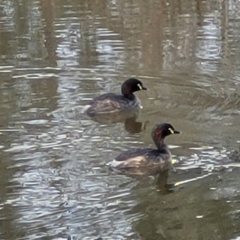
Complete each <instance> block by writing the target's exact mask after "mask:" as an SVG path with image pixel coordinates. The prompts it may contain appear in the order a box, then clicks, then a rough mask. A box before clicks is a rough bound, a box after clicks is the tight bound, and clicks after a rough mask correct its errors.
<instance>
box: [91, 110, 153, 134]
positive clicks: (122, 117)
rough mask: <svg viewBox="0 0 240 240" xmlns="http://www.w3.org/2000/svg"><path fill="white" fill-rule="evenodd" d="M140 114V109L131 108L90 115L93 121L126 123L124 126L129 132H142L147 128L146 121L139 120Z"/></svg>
mask: <svg viewBox="0 0 240 240" xmlns="http://www.w3.org/2000/svg"><path fill="white" fill-rule="evenodd" d="M139 114H140V110H139V109H136V110H129V111H122V112H115V113H108V114H99V115H94V116H89V117H90V118H91V119H92V120H93V121H95V122H98V123H101V124H114V123H120V122H123V123H124V127H125V129H126V131H127V132H129V133H140V132H142V131H144V130H145V129H146V126H147V123H148V122H149V121H146V122H139V121H137V118H138V116H139Z"/></svg>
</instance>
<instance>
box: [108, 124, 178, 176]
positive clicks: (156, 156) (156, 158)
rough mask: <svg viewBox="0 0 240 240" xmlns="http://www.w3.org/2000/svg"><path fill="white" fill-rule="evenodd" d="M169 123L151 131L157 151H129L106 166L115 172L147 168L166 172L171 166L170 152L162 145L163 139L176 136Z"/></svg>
mask: <svg viewBox="0 0 240 240" xmlns="http://www.w3.org/2000/svg"><path fill="white" fill-rule="evenodd" d="M178 133H179V132H178V131H176V130H175V129H174V128H173V126H172V125H171V124H169V123H163V124H157V125H156V126H155V127H154V128H153V130H152V139H153V141H154V143H155V145H156V147H157V149H152V148H140V149H131V150H129V151H126V152H123V153H121V154H120V155H118V156H117V157H116V158H115V159H114V160H113V161H112V162H110V163H108V166H109V167H110V168H111V169H112V170H116V171H117V172H121V171H123V172H124V171H126V170H127V169H128V170H129V169H133V168H145V169H146V168H148V169H149V170H150V171H153V170H154V171H155V170H158V171H159V170H166V169H169V167H170V166H171V152H170V151H169V149H168V147H167V145H166V144H165V143H164V138H165V137H166V136H168V135H171V134H178Z"/></svg>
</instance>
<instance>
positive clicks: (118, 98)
mask: <svg viewBox="0 0 240 240" xmlns="http://www.w3.org/2000/svg"><path fill="white" fill-rule="evenodd" d="M140 90H147V88H145V87H144V86H143V84H142V82H141V81H139V80H138V79H136V78H129V79H128V80H126V81H125V82H124V83H123V84H122V95H119V94H115V93H105V94H103V95H100V96H98V97H95V98H94V99H93V100H91V101H90V102H89V105H87V106H86V107H85V108H86V110H85V113H86V114H87V115H89V116H94V115H97V114H107V113H114V112H119V111H123V110H128V109H131V108H135V107H141V105H140V101H139V99H138V98H137V97H135V95H134V94H133V93H134V92H136V91H140Z"/></svg>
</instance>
